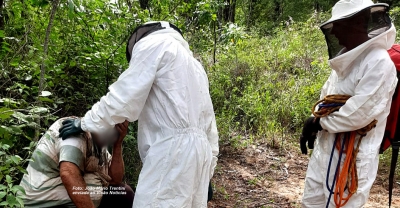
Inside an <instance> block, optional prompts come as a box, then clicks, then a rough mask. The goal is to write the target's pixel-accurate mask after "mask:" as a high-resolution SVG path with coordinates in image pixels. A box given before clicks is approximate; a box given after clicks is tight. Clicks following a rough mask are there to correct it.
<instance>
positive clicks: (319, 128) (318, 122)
mask: <svg viewBox="0 0 400 208" xmlns="http://www.w3.org/2000/svg"><path fill="white" fill-rule="evenodd" d="M315 123H316V125H317V130H318V131H322V126H321V123H320V118H317V119H315Z"/></svg>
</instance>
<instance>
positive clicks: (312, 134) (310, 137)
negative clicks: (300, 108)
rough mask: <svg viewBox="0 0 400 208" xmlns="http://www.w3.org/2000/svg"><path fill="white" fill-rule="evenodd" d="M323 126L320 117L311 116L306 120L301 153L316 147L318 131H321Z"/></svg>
mask: <svg viewBox="0 0 400 208" xmlns="http://www.w3.org/2000/svg"><path fill="white" fill-rule="evenodd" d="M321 130H322V127H321V124H320V123H319V118H315V117H310V118H308V119H307V120H306V121H305V122H304V127H303V132H302V133H301V136H300V149H301V153H303V154H305V155H306V154H307V144H308V149H314V141H315V138H316V136H317V132H318V131H321Z"/></svg>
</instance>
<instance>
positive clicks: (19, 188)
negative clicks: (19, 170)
mask: <svg viewBox="0 0 400 208" xmlns="http://www.w3.org/2000/svg"><path fill="white" fill-rule="evenodd" d="M11 191H12V192H13V193H14V194H16V193H17V191H20V192H22V193H23V194H26V193H25V189H24V187H22V186H20V185H15V186H13V187H12V188H11Z"/></svg>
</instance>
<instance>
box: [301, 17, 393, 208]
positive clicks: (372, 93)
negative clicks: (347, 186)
mask: <svg viewBox="0 0 400 208" xmlns="http://www.w3.org/2000/svg"><path fill="white" fill-rule="evenodd" d="M395 37H396V30H395V27H394V25H392V27H391V28H390V29H389V30H387V31H386V32H384V33H382V34H380V35H378V36H376V37H374V38H372V39H370V40H368V41H367V42H364V43H363V44H361V45H359V46H358V47H356V48H355V49H353V50H350V51H348V52H347V53H344V54H342V55H339V56H337V57H335V58H333V59H331V60H330V61H329V65H330V67H331V68H332V69H333V70H332V72H331V75H330V77H329V78H328V80H327V81H326V83H325V85H324V86H323V88H322V92H321V99H323V98H324V97H325V96H326V95H332V94H347V95H351V96H352V97H351V98H350V99H349V100H348V101H347V102H346V104H345V105H344V106H342V107H341V109H340V110H339V111H337V112H334V113H332V114H331V115H329V116H328V117H324V118H321V120H320V124H321V126H322V128H323V129H324V130H322V131H320V132H319V133H318V135H317V139H316V144H315V147H314V150H313V153H312V156H311V159H310V161H309V164H308V169H307V173H306V180H305V189H304V195H303V200H302V207H307V208H322V207H326V204H327V201H328V197H329V191H328V189H327V187H326V178H327V171H328V164H329V160H330V154H331V151H332V146H333V145H334V141H335V136H336V133H340V132H349V131H354V130H358V129H360V128H363V127H365V126H366V125H368V124H369V123H371V122H372V121H373V120H374V119H376V120H377V121H378V123H377V126H376V127H375V128H374V129H372V130H371V131H370V132H368V134H367V136H366V137H364V138H363V139H362V140H361V145H360V149H359V153H358V155H357V161H356V166H357V173H358V189H357V192H356V193H355V194H354V195H353V196H352V197H351V198H350V200H349V201H348V202H347V204H346V205H345V206H344V207H348V208H360V207H362V206H363V205H364V204H365V203H366V202H367V200H368V197H369V192H370V189H371V187H372V184H373V183H374V181H375V178H376V174H377V170H378V163H379V148H380V144H381V141H382V138H383V135H384V131H385V126H386V119H387V116H388V115H389V111H390V105H391V99H392V96H393V93H394V91H395V88H396V84H397V77H396V69H395V66H394V64H393V62H392V61H391V59H390V57H389V55H388V52H387V50H388V49H390V48H391V46H392V45H393V44H394V41H395ZM356 143H357V141H356ZM344 159H345V154H343V156H342V161H341V164H342V165H343V162H344ZM338 160H339V154H338V151H337V150H335V154H334V156H333V161H332V166H331V169H330V174H329V186H332V182H333V178H334V174H335V169H336V164H337V162H338ZM346 194H347V191H346ZM333 198H334V196H333V195H332V197H331V200H330V204H329V207H336V206H335V203H334V200H333Z"/></svg>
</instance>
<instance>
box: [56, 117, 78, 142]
mask: <svg viewBox="0 0 400 208" xmlns="http://www.w3.org/2000/svg"><path fill="white" fill-rule="evenodd" d="M62 124H63V126H62V127H61V128H60V130H59V132H60V135H59V137H62V139H63V140H65V139H67V138H68V137H70V136H72V135H78V134H80V133H83V132H84V131H83V130H82V127H81V119H80V118H75V119H67V120H65V121H63V122H62Z"/></svg>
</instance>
